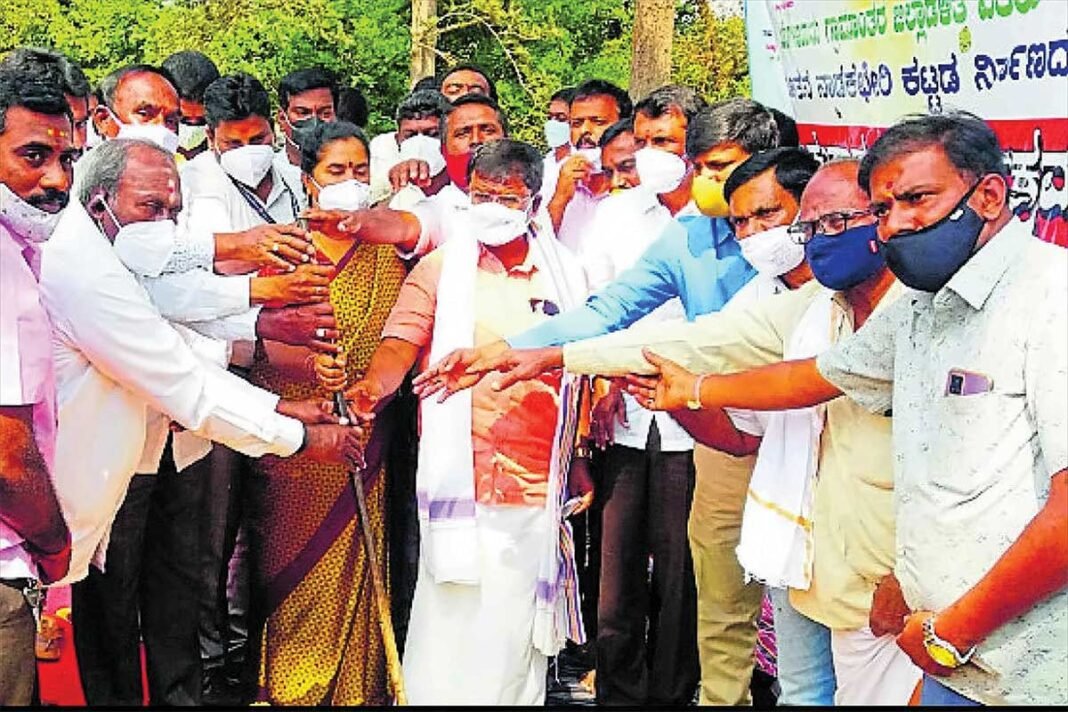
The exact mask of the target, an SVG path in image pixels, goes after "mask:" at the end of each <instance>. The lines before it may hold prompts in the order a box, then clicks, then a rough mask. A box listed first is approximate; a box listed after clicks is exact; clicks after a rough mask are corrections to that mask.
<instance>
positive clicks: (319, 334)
mask: <svg viewBox="0 0 1068 712" xmlns="http://www.w3.org/2000/svg"><path fill="white" fill-rule="evenodd" d="M256 335H257V336H259V337H260V338H262V339H270V340H271V341H280V342H282V343H283V344H289V345H291V346H306V347H308V348H310V349H312V350H313V351H318V352H320V353H324V352H325V353H333V352H334V351H336V350H337V348H338V346H337V339H338V338H339V337H340V332H338V330H337V321H336V320H335V319H334V308H333V306H331V304H330V302H328V301H324V302H318V303H315V304H305V305H302V306H296V307H281V308H279V309H263V310H261V311H260V316H259V318H258V319H257V320H256Z"/></svg>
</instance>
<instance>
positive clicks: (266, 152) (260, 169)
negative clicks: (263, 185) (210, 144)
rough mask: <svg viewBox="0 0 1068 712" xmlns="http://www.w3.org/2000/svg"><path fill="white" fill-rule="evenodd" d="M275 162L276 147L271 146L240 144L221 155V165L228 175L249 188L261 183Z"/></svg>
mask: <svg viewBox="0 0 1068 712" xmlns="http://www.w3.org/2000/svg"><path fill="white" fill-rule="evenodd" d="M273 162H274V149H273V148H271V147H270V146H259V145H249V146H240V147H239V148H231V149H230V150H229V151H227V152H226V153H222V154H220V155H219V165H220V166H222V169H223V170H224V171H226V173H227V175H229V176H230V177H231V178H233V179H234V180H236V181H237V182H238V183H243V184H245V185H247V186H248V187H249V188H255V187H256V186H258V185H259V184H260V182H261V181H262V180H263V178H264V176H266V175H267V174H268V173H269V172H270V170H271V164H272V163H273Z"/></svg>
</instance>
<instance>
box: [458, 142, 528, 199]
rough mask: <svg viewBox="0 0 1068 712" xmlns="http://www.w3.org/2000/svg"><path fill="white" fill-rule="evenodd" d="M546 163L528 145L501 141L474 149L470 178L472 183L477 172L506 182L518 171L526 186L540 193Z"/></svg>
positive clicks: (468, 174)
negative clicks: (472, 178) (472, 177)
mask: <svg viewBox="0 0 1068 712" xmlns="http://www.w3.org/2000/svg"><path fill="white" fill-rule="evenodd" d="M543 163H544V158H543V157H542V155H541V153H540V152H539V151H538V149H536V148H534V147H533V146H531V145H530V144H529V143H524V142H523V141H515V140H513V139H510V138H502V139H499V140H496V141H490V142H489V143H484V144H482V145H481V146H479V147H478V148H476V149H475V151H474V153H473V154H472V155H471V163H470V164H469V165H468V167H467V178H468V180H470V179H471V176H472V175H474V174H475V172H476V171H477V172H478V173H479V174H480V175H483V176H485V177H486V178H490V179H493V180H505V179H507V178H508V177H509V176H511V175H513V174H514V173H515V172H516V170H517V169H518V170H519V172H520V174H521V175H522V178H523V184H524V185H526V187H527V188H528V189H530V193H531V195H535V194H537V192H538V191H539V190H541V180H542V173H543V171H544V165H543Z"/></svg>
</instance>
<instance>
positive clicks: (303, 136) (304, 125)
mask: <svg viewBox="0 0 1068 712" xmlns="http://www.w3.org/2000/svg"><path fill="white" fill-rule="evenodd" d="M283 116H285V114H283ZM286 123H288V124H289V128H290V129H291V130H292V132H293V138H292V139H290V138H289V137H286V142H288V143H290V144H292V145H293V147H294V148H296V149H300V147H301V144H303V143H305V142H307V139H308V137H309V136H311V135H312V134H313V133H314V132H315V130H316V129H318V128H319V127H320V126H322V125H324V124H325V123H326V122H325V121H323V120H322V119H320V118H319V117H318V116H309V117H308V118H306V119H301V120H300V121H290V120H289V117H288V116H286Z"/></svg>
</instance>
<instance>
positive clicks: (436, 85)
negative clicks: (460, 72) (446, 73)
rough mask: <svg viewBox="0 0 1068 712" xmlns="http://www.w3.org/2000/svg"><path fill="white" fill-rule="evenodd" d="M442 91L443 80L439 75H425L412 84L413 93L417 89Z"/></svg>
mask: <svg viewBox="0 0 1068 712" xmlns="http://www.w3.org/2000/svg"><path fill="white" fill-rule="evenodd" d="M428 90H432V91H440V90H441V81H440V80H439V79H438V78H437V77H423V78H422V79H420V80H419V81H417V82H416V83H415V84H413V85H412V93H413V94H414V93H415V92H417V91H428Z"/></svg>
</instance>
